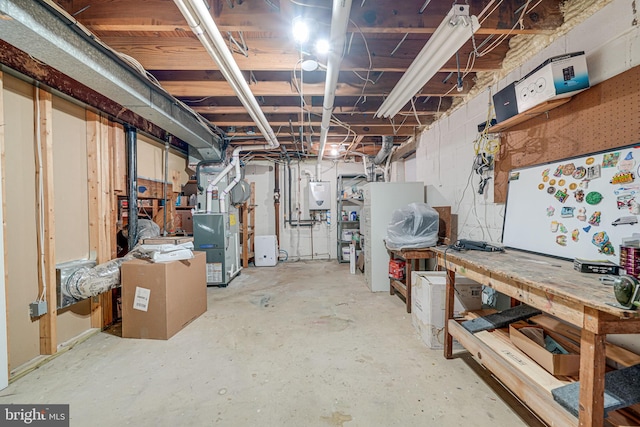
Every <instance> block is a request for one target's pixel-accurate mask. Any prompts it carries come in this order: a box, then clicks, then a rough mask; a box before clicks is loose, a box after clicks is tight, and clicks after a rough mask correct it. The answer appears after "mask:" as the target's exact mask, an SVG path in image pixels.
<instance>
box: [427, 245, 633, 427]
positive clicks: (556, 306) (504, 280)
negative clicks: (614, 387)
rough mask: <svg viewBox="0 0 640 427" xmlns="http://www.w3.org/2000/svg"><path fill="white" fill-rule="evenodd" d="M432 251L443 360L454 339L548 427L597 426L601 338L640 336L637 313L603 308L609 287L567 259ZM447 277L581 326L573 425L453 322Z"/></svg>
mask: <svg viewBox="0 0 640 427" xmlns="http://www.w3.org/2000/svg"><path fill="white" fill-rule="evenodd" d="M432 250H433V252H434V253H436V254H437V258H438V265H440V266H441V267H444V268H446V269H447V272H448V274H447V288H446V289H447V290H446V310H445V316H446V323H445V336H446V339H445V347H444V355H445V357H446V358H448V359H449V358H451V357H452V344H453V338H455V339H456V340H458V341H459V342H460V343H461V344H462V345H463V346H464V347H465V348H466V349H467V350H469V351H470V352H471V353H472V354H474V355H475V356H476V357H478V358H480V360H481V362H482V364H483V365H485V366H486V367H487V368H488V369H489V370H491V371H492V372H493V374H494V375H495V376H496V377H498V378H499V379H500V380H501V381H502V382H503V383H504V384H505V385H506V386H507V387H509V388H510V389H511V391H512V392H513V393H514V394H515V395H517V396H518V397H519V398H520V399H522V401H523V402H525V403H526V404H527V405H528V406H529V407H530V408H531V409H532V410H533V411H534V412H536V413H537V414H538V415H539V416H540V417H541V418H543V419H544V420H545V421H546V422H547V423H549V425H554V426H565V425H567V426H575V425H579V426H602V425H603V419H604V373H605V363H606V358H605V340H606V335H607V334H634V333H640V312H638V311H636V310H622V309H618V308H615V307H612V306H610V305H608V304H606V303H607V302H615V297H614V294H613V289H612V287H611V286H605V285H603V284H601V283H600V282H599V280H598V277H599V275H597V274H585V273H579V272H577V271H575V270H574V269H573V263H572V262H569V261H564V260H558V259H556V258H551V257H545V256H540V255H534V254H529V253H525V252H520V251H515V250H507V251H506V252H504V253H501V252H495V253H489V252H479V251H466V252H456V251H454V250H451V249H448V250H447V248H446V247H444V246H441V247H437V248H432ZM455 273H458V274H462V275H464V276H467V277H469V278H471V279H473V280H475V281H477V282H479V283H481V284H483V285H485V286H489V287H491V288H494V289H495V290H496V291H498V292H501V293H503V294H506V295H508V296H510V297H512V298H514V299H516V300H518V301H521V302H523V303H525V304H528V305H530V306H533V307H536V308H538V309H539V310H542V311H543V312H546V313H548V314H551V315H554V316H556V317H559V318H560V319H562V320H565V321H567V322H569V323H571V324H573V325H576V326H578V327H580V328H582V336H581V340H580V402H579V406H580V410H579V418H578V420H576V418H575V417H574V416H573V415H571V414H570V413H569V412H568V411H566V410H565V409H564V408H563V407H561V406H560V405H559V404H557V403H556V402H555V401H554V400H553V397H552V396H551V394H550V393H549V392H548V390H543V389H540V387H538V386H537V385H536V384H535V382H534V381H532V380H531V379H530V378H529V377H527V376H526V375H523V374H522V373H521V372H519V371H518V370H517V369H515V368H514V367H513V365H510V364H509V363H505V362H504V359H503V358H501V356H500V355H498V354H496V353H495V352H494V351H492V350H491V348H489V347H488V346H486V345H485V344H483V343H482V342H481V341H480V340H478V339H477V338H475V337H474V335H473V334H471V333H469V332H468V331H467V330H466V329H464V328H463V327H461V326H460V325H459V323H458V322H456V321H455V320H453V303H454V286H453V285H454V282H455Z"/></svg>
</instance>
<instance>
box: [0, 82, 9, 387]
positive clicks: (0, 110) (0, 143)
mask: <svg viewBox="0 0 640 427" xmlns="http://www.w3.org/2000/svg"><path fill="white" fill-rule="evenodd" d="M3 91H4V76H3V73H2V71H0V162H1V163H2V166H1V167H2V177H1V180H2V182H1V185H2V213H3V215H2V230H3V233H2V238H3V240H4V247H5V248H6V247H7V237H6V236H7V220H6V218H7V215H6V212H7V196H6V194H7V191H6V188H7V186H6V179H5V172H4V171H5V170H6V169H5V155H4V125H5V124H4V100H3ZM3 262H4V265H5V269H4V283H5V288H4V298H5V304H6V306H7V307H9V286H8V283H9V274H8V270H7V268H6V266H7V265H9V263H8V260H7V251H6V250H5V251H4V258H3ZM5 314H6V325H7V371H9V372H8V376H9V377H11V369H10V368H9V367H10V366H11V360H10V359H9V357H10V353H9V345H10V344H11V343H10V342H9V333H8V332H9V311H8V310H6V311H5Z"/></svg>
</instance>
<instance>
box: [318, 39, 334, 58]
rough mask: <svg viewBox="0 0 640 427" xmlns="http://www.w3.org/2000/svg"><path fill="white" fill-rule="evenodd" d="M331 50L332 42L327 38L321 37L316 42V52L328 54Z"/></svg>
mask: <svg viewBox="0 0 640 427" xmlns="http://www.w3.org/2000/svg"><path fill="white" fill-rule="evenodd" d="M330 50H331V43H329V40H327V39H320V40H318V41H317V42H316V53H317V54H318V55H326V54H327V53H329V51H330Z"/></svg>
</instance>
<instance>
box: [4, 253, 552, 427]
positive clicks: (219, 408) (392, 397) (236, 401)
mask: <svg viewBox="0 0 640 427" xmlns="http://www.w3.org/2000/svg"><path fill="white" fill-rule="evenodd" d="M208 304H209V309H208V311H207V312H206V313H205V314H204V315H202V316H201V317H200V318H198V319H197V320H195V321H194V322H193V323H192V324H190V325H189V326H187V327H186V328H185V329H184V330H182V331H181V332H180V333H178V334H177V335H175V336H174V337H173V338H171V339H170V340H168V341H153V340H133V339H122V338H119V337H117V336H114V335H111V334H108V333H98V334H96V335H94V336H92V337H91V338H89V339H88V340H86V341H85V342H82V343H79V344H78V345H76V346H75V347H74V348H73V349H71V350H70V351H68V352H67V353H65V354H62V355H60V356H59V357H57V358H55V359H54V360H52V361H51V362H49V363H47V364H45V365H43V366H41V367H40V368H39V369H37V370H35V371H34V372H32V373H30V374H28V375H26V376H25V377H23V378H21V379H19V380H17V381H15V382H14V383H12V384H11V385H10V386H9V387H8V388H7V389H5V390H3V391H1V392H0V403H69V404H70V412H71V425H72V426H89V425H91V426H119V425H135V426H187V425H188V426H209V425H220V426H296V427H298V426H364V427H369V426H400V425H402V426H465V425H466V426H474V427H482V426H487V427H488V426H491V427H496V426H509V427H516V426H524V425H536V426H538V425H540V424H539V423H538V422H537V421H536V420H535V419H533V417H531V415H530V414H529V413H528V412H526V410H524V409H523V408H522V407H521V406H519V404H518V402H517V401H515V399H514V398H513V397H511V396H510V395H508V394H507V393H505V392H504V390H503V389H501V388H500V386H499V385H497V384H496V382H495V381H494V380H492V378H491V377H489V376H488V375H487V374H486V372H485V371H484V370H483V369H482V368H480V367H478V365H477V364H475V363H474V362H473V361H472V360H471V359H470V357H468V356H464V357H458V358H456V359H454V360H448V361H447V360H445V359H444V358H443V357H442V352H441V351H439V350H438V351H436V350H430V349H428V348H426V347H425V346H424V344H423V343H422V341H421V340H420V338H419V336H418V335H417V333H416V332H415V330H414V329H413V327H412V326H411V315H408V314H407V313H406V312H405V309H404V303H403V302H402V301H401V300H400V299H399V298H398V297H397V296H390V295H389V294H387V293H377V294H373V293H371V292H369V290H368V289H367V287H366V285H365V284H364V278H363V275H361V274H358V275H350V274H349V271H348V265H346V264H342V265H339V264H337V263H336V262H335V261H314V262H297V263H286V264H281V265H279V266H277V267H273V268H269V267H262V268H249V269H245V270H244V271H243V272H242V275H241V276H239V277H237V278H236V279H235V280H233V282H232V283H231V284H230V285H229V287H227V288H209V289H208Z"/></svg>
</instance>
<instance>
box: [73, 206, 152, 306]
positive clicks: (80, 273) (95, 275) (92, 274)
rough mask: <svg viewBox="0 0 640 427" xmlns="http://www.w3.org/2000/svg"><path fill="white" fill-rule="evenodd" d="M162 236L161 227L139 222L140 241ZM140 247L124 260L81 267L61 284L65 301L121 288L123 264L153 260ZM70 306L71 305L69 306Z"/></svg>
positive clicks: (140, 220)
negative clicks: (135, 260)
mask: <svg viewBox="0 0 640 427" xmlns="http://www.w3.org/2000/svg"><path fill="white" fill-rule="evenodd" d="M159 235H160V227H159V226H158V224H156V223H155V222H153V221H151V220H148V219H139V220H138V239H139V240H142V239H150V238H153V237H157V236H159ZM141 246H142V245H138V246H136V247H135V248H133V250H131V252H129V253H128V254H127V255H125V256H124V257H122V258H116V259H112V260H111V261H107V262H105V263H102V264H99V265H97V266H95V267H92V268H91V267H80V268H78V269H77V270H76V271H74V272H73V273H71V274H70V275H69V277H68V278H67V280H66V281H65V282H64V283H62V284H61V292H62V295H63V296H64V300H65V301H67V302H69V298H71V299H73V300H76V301H75V302H78V301H81V300H83V299H87V298H91V297H94V296H97V295H100V294H101V293H103V292H107V291H109V290H111V289H114V288H117V287H118V286H120V266H121V265H122V263H123V262H125V261H128V260H131V259H134V258H145V259H150V258H152V257H151V256H150V254H149V253H148V252H149V251H148V250H142V249H141ZM67 305H69V304H67Z"/></svg>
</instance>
